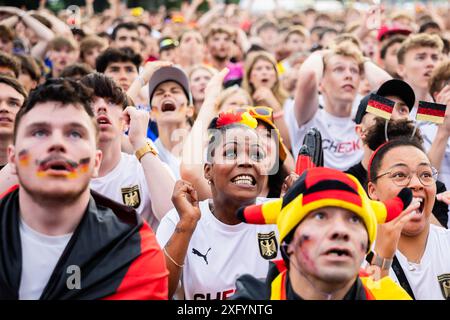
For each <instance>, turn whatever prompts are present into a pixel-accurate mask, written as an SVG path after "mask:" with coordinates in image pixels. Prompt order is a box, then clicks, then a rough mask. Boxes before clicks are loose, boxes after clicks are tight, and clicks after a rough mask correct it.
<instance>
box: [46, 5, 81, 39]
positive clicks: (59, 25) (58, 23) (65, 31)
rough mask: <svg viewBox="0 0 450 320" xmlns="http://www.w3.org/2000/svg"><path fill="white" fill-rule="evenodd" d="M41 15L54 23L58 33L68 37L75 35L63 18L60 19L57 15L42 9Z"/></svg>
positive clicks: (54, 29)
mask: <svg viewBox="0 0 450 320" xmlns="http://www.w3.org/2000/svg"><path fill="white" fill-rule="evenodd" d="M39 15H41V16H43V17H44V18H46V19H48V20H49V21H50V22H51V23H52V29H53V31H54V32H55V33H56V34H58V35H63V36H66V37H73V35H72V31H71V30H70V27H69V26H68V25H67V24H66V23H64V22H63V21H62V20H61V19H59V18H58V17H56V16H54V15H53V14H50V13H48V12H46V11H40V12H39Z"/></svg>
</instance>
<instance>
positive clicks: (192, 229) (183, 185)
mask: <svg viewBox="0 0 450 320" xmlns="http://www.w3.org/2000/svg"><path fill="white" fill-rule="evenodd" d="M257 125H258V122H257V120H256V119H255V118H254V117H253V116H251V115H250V113H249V112H244V113H222V114H221V115H220V116H219V117H218V118H215V119H214V120H213V122H212V124H211V126H210V130H209V134H210V137H209V144H208V150H207V151H208V153H207V163H206V164H205V166H204V176H205V178H206V179H207V180H208V184H209V186H210V189H211V194H212V198H211V199H206V200H204V201H199V198H198V195H197V192H196V190H195V189H194V188H193V186H192V184H191V183H189V182H187V181H183V180H180V181H178V182H177V183H176V185H175V189H174V192H173V196H172V201H173V203H174V205H175V210H172V211H170V212H169V213H167V215H166V218H165V219H163V220H162V221H161V224H160V225H159V228H158V231H157V239H158V242H159V243H160V245H161V247H163V248H164V252H165V254H166V263H167V266H168V269H169V271H170V277H169V288H170V289H169V297H171V296H172V294H173V293H174V292H175V289H176V288H177V285H178V283H179V280H180V277H181V278H182V279H181V280H182V281H181V282H182V286H183V290H184V298H185V299H189V300H191V299H194V300H211V299H227V298H229V297H230V296H231V295H232V294H233V293H234V290H235V281H236V278H237V277H238V276H239V275H241V274H243V273H250V274H253V275H254V276H255V277H257V278H258V277H259V278H262V277H265V275H266V273H267V270H268V267H269V260H270V259H273V258H275V257H276V256H277V253H278V249H277V248H278V246H277V240H276V239H277V235H276V227H275V226H271V225H266V226H251V225H246V224H243V223H241V221H240V220H238V219H237V218H236V214H235V212H236V211H237V209H238V208H239V207H241V206H244V205H250V204H254V203H256V202H261V200H262V199H260V198H259V199H257V197H258V195H260V194H261V191H262V189H263V187H264V186H265V185H266V184H267V179H268V176H267V174H268V165H267V164H268V162H267V161H266V157H267V153H266V151H265V148H264V147H263V146H262V144H261V142H260V137H259V135H258V134H257V132H256V130H255V129H256V126H257ZM243 261H245V263H243ZM181 273H182V274H181Z"/></svg>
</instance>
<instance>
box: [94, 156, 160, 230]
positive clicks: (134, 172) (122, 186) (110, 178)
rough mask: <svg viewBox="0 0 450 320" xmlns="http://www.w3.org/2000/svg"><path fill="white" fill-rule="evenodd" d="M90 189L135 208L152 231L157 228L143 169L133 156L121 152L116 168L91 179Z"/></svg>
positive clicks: (156, 220) (157, 222)
mask: <svg viewBox="0 0 450 320" xmlns="http://www.w3.org/2000/svg"><path fill="white" fill-rule="evenodd" d="M90 187H91V189H93V190H95V191H97V192H98V193H100V194H102V195H104V196H106V197H108V198H110V199H112V200H114V201H116V202H119V203H123V204H125V205H128V206H131V207H133V208H135V209H136V211H137V212H138V213H139V214H140V215H141V216H142V217H143V218H144V219H145V220H147V222H148V223H149V224H150V226H151V227H152V229H153V230H156V229H157V228H158V224H159V221H158V219H157V218H156V217H155V215H154V214H153V211H152V204H151V200H150V197H151V195H150V192H149V191H148V186H147V181H146V180H145V174H144V169H143V168H142V165H141V163H140V162H139V160H138V159H137V158H136V157H135V156H134V155H130V154H127V153H124V152H122V153H121V156H120V161H119V163H118V164H117V166H116V167H115V168H114V169H113V170H112V171H110V172H109V173H108V174H107V175H105V176H103V177H99V178H94V179H92V180H91V184H90Z"/></svg>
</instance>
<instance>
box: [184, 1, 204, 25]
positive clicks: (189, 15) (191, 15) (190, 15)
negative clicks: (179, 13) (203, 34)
mask: <svg viewBox="0 0 450 320" xmlns="http://www.w3.org/2000/svg"><path fill="white" fill-rule="evenodd" d="M202 2H203V0H194V1H192V3H191V5H190V6H189V7H188V8H187V10H186V12H185V14H184V18H185V20H186V21H187V22H192V21H193V20H194V19H195V12H196V11H197V9H198V7H199V6H200V5H201V4H202Z"/></svg>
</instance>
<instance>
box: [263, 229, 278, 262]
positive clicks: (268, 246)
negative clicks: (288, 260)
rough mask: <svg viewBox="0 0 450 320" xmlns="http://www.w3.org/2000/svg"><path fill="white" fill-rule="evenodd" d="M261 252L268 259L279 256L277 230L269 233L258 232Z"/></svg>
mask: <svg viewBox="0 0 450 320" xmlns="http://www.w3.org/2000/svg"><path fill="white" fill-rule="evenodd" d="M258 244H259V253H260V254H261V256H262V257H263V258H264V259H266V260H271V259H273V258H275V257H276V256H277V251H278V244H277V238H276V237H275V231H272V232H269V233H258Z"/></svg>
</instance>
